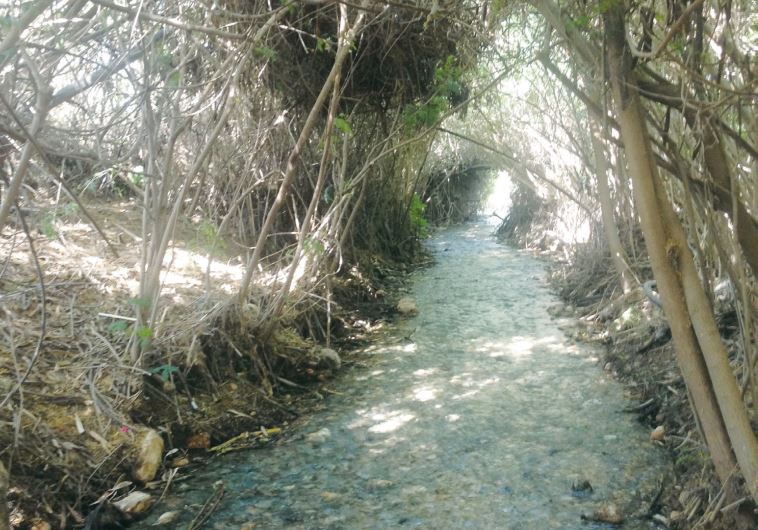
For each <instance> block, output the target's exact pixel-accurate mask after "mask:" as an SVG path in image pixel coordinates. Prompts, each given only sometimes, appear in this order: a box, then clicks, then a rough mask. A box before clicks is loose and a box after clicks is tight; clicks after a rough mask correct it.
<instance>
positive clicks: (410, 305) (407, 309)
mask: <svg viewBox="0 0 758 530" xmlns="http://www.w3.org/2000/svg"><path fill="white" fill-rule="evenodd" d="M397 312H398V313H400V314H401V315H404V316H413V315H418V306H417V305H416V301H415V300H414V299H413V298H411V297H409V296H404V297H403V298H401V299H400V300H398V302H397Z"/></svg>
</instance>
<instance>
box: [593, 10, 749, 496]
mask: <svg viewBox="0 0 758 530" xmlns="http://www.w3.org/2000/svg"><path fill="white" fill-rule="evenodd" d="M604 17H605V25H606V37H607V42H608V65H609V67H610V73H611V82H612V86H613V92H614V99H615V100H616V106H617V111H618V117H619V124H620V126H621V136H622V140H623V142H624V146H625V150H626V152H627V159H628V161H629V166H630V174H631V178H632V181H633V185H634V195H635V202H636V204H637V208H638V211H639V213H640V217H641V225H642V231H643V235H644V237H645V243H646V246H647V248H648V253H649V255H650V263H651V266H652V268H653V273H654V275H655V278H656V280H657V283H658V288H659V291H660V293H661V297H662V300H663V309H664V312H665V313H666V317H667V318H668V321H669V325H670V326H671V334H672V338H673V340H674V346H675V349H676V355H677V360H678V362H679V367H680V369H681V371H682V375H683V376H684V380H685V383H686V384H687V388H688V389H689V391H690V393H691V395H692V401H693V406H694V408H695V412H696V414H697V416H698V418H699V419H700V422H701V425H702V429H703V433H704V436H705V438H706V443H707V445H708V448H709V449H710V451H711V457H712V459H713V462H714V465H715V467H716V472H717V475H718V476H719V478H720V479H721V481H722V483H723V484H724V485H725V487H726V488H727V490H728V491H731V486H730V479H731V477H732V474H733V470H734V468H735V456H736V462H737V463H738V464H739V470H740V471H741V472H742V474H743V476H744V477H745V480H746V482H747V488H748V490H749V492H750V494H751V495H752V496H753V498H754V499H756V500H758V442H757V441H756V438H755V435H754V434H753V432H752V429H751V427H750V423H749V420H748V416H747V413H746V410H745V407H744V404H743V402H742V400H741V398H740V394H739V389H738V388H737V383H736V380H735V378H734V374H733V373H732V370H731V367H730V365H729V361H728V358H727V355H726V349H725V347H724V345H723V343H722V341H721V337H720V336H719V333H718V329H717V328H716V323H715V320H714V317H713V311H712V309H711V306H710V302H709V300H708V299H707V297H706V295H705V292H704V290H703V286H702V284H701V283H700V279H699V276H698V273H697V270H696V268H695V264H694V260H693V257H692V253H691V251H690V249H689V247H688V245H687V240H686V236H685V234H684V229H683V228H682V226H681V223H680V222H679V219H678V217H677V216H676V213H675V212H674V210H673V207H672V206H671V203H670V202H669V200H668V197H667V196H666V193H665V190H664V189H663V186H662V184H661V182H660V180H659V176H658V172H657V166H656V164H655V159H654V155H653V152H652V148H651V143H650V139H649V137H648V133H647V129H646V125H645V115H644V111H643V108H642V105H641V103H640V98H639V93H638V87H637V83H636V80H635V78H634V76H633V75H632V73H631V69H630V65H631V61H630V60H629V59H630V57H629V55H628V54H627V51H628V50H627V49H626V38H625V29H624V9H623V3H622V2H616V3H614V4H613V5H612V6H611V7H610V9H609V10H608V12H607V13H605V14H604ZM732 450H733V451H734V454H732Z"/></svg>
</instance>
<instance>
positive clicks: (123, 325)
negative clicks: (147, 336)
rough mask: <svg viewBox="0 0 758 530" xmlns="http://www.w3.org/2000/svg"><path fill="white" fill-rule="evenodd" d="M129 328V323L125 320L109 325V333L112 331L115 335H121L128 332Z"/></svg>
mask: <svg viewBox="0 0 758 530" xmlns="http://www.w3.org/2000/svg"><path fill="white" fill-rule="evenodd" d="M128 327H129V323H128V322H126V321H125V320H116V321H115V322H111V323H110V324H109V325H108V331H112V332H113V333H120V332H124V331H126V330H127V328H128Z"/></svg>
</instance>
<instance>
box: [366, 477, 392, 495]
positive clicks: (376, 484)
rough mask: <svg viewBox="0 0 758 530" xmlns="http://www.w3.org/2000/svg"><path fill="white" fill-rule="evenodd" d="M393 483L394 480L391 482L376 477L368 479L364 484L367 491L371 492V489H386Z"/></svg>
mask: <svg viewBox="0 0 758 530" xmlns="http://www.w3.org/2000/svg"><path fill="white" fill-rule="evenodd" d="M393 484H394V482H392V481H391V480H384V479H381V478H377V479H373V480H369V481H368V484H367V485H366V486H367V489H368V490H369V491H372V492H373V491H378V490H383V489H387V488H389V487H390V486H392V485H393Z"/></svg>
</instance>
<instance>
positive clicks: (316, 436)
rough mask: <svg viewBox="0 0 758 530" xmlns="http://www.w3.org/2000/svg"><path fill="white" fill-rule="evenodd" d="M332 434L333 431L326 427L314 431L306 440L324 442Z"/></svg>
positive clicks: (317, 442) (314, 442)
mask: <svg viewBox="0 0 758 530" xmlns="http://www.w3.org/2000/svg"><path fill="white" fill-rule="evenodd" d="M331 436H332V433H331V431H330V430H329V429H327V428H326V427H325V428H323V429H319V430H318V431H316V432H312V433H310V434H309V435H307V436H306V437H305V441H306V442H308V443H311V444H314V445H318V444H322V443H324V442H325V441H327V440H328V439H329V438H330V437H331Z"/></svg>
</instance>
